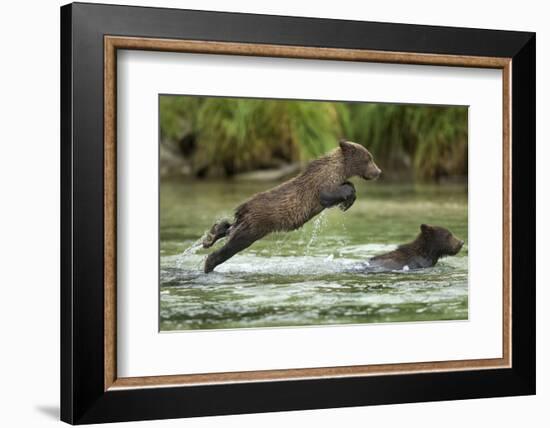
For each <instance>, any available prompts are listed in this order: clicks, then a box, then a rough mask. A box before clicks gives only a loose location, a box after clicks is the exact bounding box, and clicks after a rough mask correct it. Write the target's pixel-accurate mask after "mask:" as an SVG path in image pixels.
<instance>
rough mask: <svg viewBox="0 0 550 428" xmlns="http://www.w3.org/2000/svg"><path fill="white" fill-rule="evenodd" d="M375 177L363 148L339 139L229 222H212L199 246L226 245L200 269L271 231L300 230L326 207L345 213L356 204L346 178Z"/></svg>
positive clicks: (247, 204)
mask: <svg viewBox="0 0 550 428" xmlns="http://www.w3.org/2000/svg"><path fill="white" fill-rule="evenodd" d="M380 173H381V171H380V168H378V166H376V164H375V163H374V160H373V158H372V155H371V154H370V153H369V151H368V150H367V149H366V148H364V147H363V146H361V145H359V144H356V143H352V142H349V141H345V140H341V141H340V147H339V148H337V149H335V150H333V151H332V152H330V153H329V154H327V155H325V156H323V157H321V158H319V159H317V160H314V161H312V162H311V163H310V164H309V165H308V166H307V168H306V169H305V171H304V172H303V173H301V174H300V175H298V176H297V177H295V178H292V179H290V180H288V181H286V182H284V183H282V184H280V185H279V186H277V187H274V188H273V189H271V190H267V191H265V192H261V193H257V194H255V195H254V196H252V197H251V198H250V199H249V200H248V201H246V202H244V203H243V204H241V205H240V206H238V207H237V209H236V210H235V219H234V221H233V223H230V222H229V221H227V220H223V221H220V222H218V223H216V224H214V225H213V226H212V228H211V229H210V232H209V234H208V236H207V237H206V238H205V239H204V241H203V244H202V245H203V247H204V248H209V247H211V246H212V245H214V243H215V242H216V241H217V240H218V239H220V238H223V237H226V236H227V238H228V241H227V242H226V243H225V245H224V246H223V247H221V248H220V249H218V250H216V251H214V252H212V253H211V254H210V255H209V256H208V258H207V259H206V262H205V265H204V271H205V272H207V273H208V272H211V271H212V270H213V269H214V268H215V267H216V266H218V265H219V264H221V263H223V262H225V261H226V260H227V259H229V258H230V257H232V256H234V255H235V254H237V253H238V252H239V251H242V250H244V249H245V248H248V247H249V246H250V245H252V243H254V242H255V241H257V240H258V239H261V238H263V237H264V236H266V235H267V234H269V233H271V232H281V231H291V230H295V229H298V228H300V227H301V226H303V225H304V223H306V222H307V221H309V220H311V219H312V218H313V217H315V216H316V215H317V214H319V213H320V212H321V211H323V210H324V209H325V208H330V207H334V206H337V205H339V206H340V208H341V209H342V210H343V211H345V210H347V209H348V208H349V207H351V206H352V205H353V203H354V202H355V187H354V186H353V184H352V183H350V182H348V181H347V180H348V179H349V178H351V177H355V176H359V177H362V178H364V179H365V180H373V179H376V178H378V176H379V175H380Z"/></svg>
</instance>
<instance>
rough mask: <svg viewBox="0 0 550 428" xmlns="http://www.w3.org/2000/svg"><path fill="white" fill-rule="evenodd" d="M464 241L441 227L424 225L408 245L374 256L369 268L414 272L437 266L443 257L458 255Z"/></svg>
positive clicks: (370, 260) (369, 262)
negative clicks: (414, 270)
mask: <svg viewBox="0 0 550 428" xmlns="http://www.w3.org/2000/svg"><path fill="white" fill-rule="evenodd" d="M463 245H464V241H462V240H460V239H458V238H457V237H456V236H454V235H453V234H452V233H451V232H450V231H449V230H447V229H445V228H444V227H439V226H429V225H427V224H422V225H421V226H420V234H419V235H418V236H417V237H416V239H415V240H414V241H412V242H409V243H408V244H404V245H400V246H399V247H397V249H396V250H394V251H391V252H389V253H386V254H381V255H378V256H374V257H372V258H371V259H369V261H368V267H369V268H373V269H376V270H379V269H382V270H409V269H410V270H413V269H422V268H427V267H432V266H435V264H436V263H437V261H438V260H439V259H440V258H441V257H445V256H454V255H456V254H458V252H459V251H460V249H461V248H462V246H463Z"/></svg>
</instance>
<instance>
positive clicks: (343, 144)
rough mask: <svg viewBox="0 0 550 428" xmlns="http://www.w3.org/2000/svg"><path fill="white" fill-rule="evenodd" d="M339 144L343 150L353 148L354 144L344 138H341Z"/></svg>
mask: <svg viewBox="0 0 550 428" xmlns="http://www.w3.org/2000/svg"><path fill="white" fill-rule="evenodd" d="M338 144H339V145H340V148H341V149H342V151H343V152H347V151H349V150H353V145H352V144H351V143H350V142H349V141H346V140H345V139H344V138H340V141H338Z"/></svg>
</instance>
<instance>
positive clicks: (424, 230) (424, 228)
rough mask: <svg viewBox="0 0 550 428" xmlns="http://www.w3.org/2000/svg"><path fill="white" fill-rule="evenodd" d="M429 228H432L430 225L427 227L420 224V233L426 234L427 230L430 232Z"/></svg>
mask: <svg viewBox="0 0 550 428" xmlns="http://www.w3.org/2000/svg"><path fill="white" fill-rule="evenodd" d="M431 228H432V227H431V226H430V225H427V224H424V223H422V224H421V225H420V231H421V232H422V233H426V232H428V231H429V230H431Z"/></svg>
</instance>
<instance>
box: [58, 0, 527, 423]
mask: <svg viewBox="0 0 550 428" xmlns="http://www.w3.org/2000/svg"><path fill="white" fill-rule="evenodd" d="M104 35H119V36H136V37H153V38H172V39H189V40H213V41H226V42H244V43H265V44H281V45H296V46H320V47H334V48H352V49H369V50H383V51H399V52H415V53H432V54H450V55H474V56H495V57H507V58H512V59H513V62H512V165H513V183H512V207H513V212H512V242H513V248H512V340H513V341H512V368H510V369H494V370H470V371H458V372H440V373H435V372H432V373H418V374H401V375H391V376H388V375H386V376H383V375H381V376H369V377H362V378H361V377H357V378H337V379H310V380H292V381H275V382H254V383H244V384H223V385H210V386H185V387H167V388H146V389H145V388H144V389H134V390H115V391H113V390H111V391H107V392H105V391H104V384H103V382H104V376H103V375H104V342H103V340H104V321H103V313H104V312H103V308H104V303H103V302H104V300H103V298H104V293H103V231H104V229H103V218H104V217H103V54H104V51H103V37H104ZM534 393H535V34H534V33H526V32H511V31H495V30H481V29H465V28H450V27H434V26H419V25H407V24H388V23H374V22H359V21H344V20H328V19H312V18H297V17H285V16H268V15H250V14H236V13H222V12H205V11H191V10H179V9H160V8H143V7H128V6H109V5H99V4H85V3H74V4H70V5H66V6H63V7H62V8H61V420H63V421H65V422H68V423H72V424H84V423H98V422H115V421H130V420H143V419H165V418H178V417H190V416H205V415H223V414H237V413H257V412H269V411H283V410H301V409H314V408H328V407H347V406H363V405H372V404H391V403H404V402H418V401H439V400H454V399H467V398H481V397H497V396H511V395H529V394H534Z"/></svg>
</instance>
